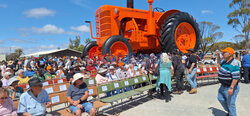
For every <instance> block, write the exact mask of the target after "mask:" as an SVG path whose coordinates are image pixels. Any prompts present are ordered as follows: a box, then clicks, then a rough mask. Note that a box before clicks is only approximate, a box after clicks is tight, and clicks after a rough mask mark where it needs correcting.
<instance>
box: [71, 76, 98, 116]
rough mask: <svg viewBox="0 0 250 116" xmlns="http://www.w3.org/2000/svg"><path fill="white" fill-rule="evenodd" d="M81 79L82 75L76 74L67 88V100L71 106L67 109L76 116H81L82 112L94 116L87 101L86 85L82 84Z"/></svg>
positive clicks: (91, 107)
mask: <svg viewBox="0 0 250 116" xmlns="http://www.w3.org/2000/svg"><path fill="white" fill-rule="evenodd" d="M83 78H84V77H83V76H82V74H80V73H76V74H75V75H74V78H73V80H72V85H70V86H69V88H68V91H67V99H68V101H69V103H70V104H71V105H70V107H69V109H70V111H71V112H72V113H73V114H75V115H76V116H81V115H82V113H83V112H87V113H89V114H90V116H94V115H95V108H94V107H93V104H92V103H90V102H88V101H87V99H88V97H89V92H88V87H87V85H86V83H84V82H83Z"/></svg>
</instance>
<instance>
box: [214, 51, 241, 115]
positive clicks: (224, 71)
mask: <svg viewBox="0 0 250 116" xmlns="http://www.w3.org/2000/svg"><path fill="white" fill-rule="evenodd" d="M221 51H222V52H223V60H221V61H220V57H217V58H218V61H220V63H218V64H220V70H219V72H218V76H219V78H218V79H219V82H220V83H221V86H220V88H219V92H218V100H219V102H220V103H221V105H222V107H223V108H224V109H225V110H226V111H227V112H228V114H227V116H236V105H235V102H236V98H237V94H238V93H239V84H238V83H239V79H240V67H239V62H238V61H237V60H236V59H234V58H233V55H234V53H235V52H234V49H233V48H230V47H227V48H226V49H224V50H221ZM217 56H219V53H218V52H217Z"/></svg>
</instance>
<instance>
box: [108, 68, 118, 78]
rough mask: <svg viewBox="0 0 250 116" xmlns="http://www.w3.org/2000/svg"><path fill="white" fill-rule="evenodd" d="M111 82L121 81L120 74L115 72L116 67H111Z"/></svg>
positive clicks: (109, 74) (109, 75) (109, 76)
mask: <svg viewBox="0 0 250 116" xmlns="http://www.w3.org/2000/svg"><path fill="white" fill-rule="evenodd" d="M107 77H108V79H109V81H114V80H119V77H118V74H117V73H116V72H115V67H114V66H110V67H109V73H107Z"/></svg>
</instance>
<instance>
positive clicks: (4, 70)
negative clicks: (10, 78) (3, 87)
mask: <svg viewBox="0 0 250 116" xmlns="http://www.w3.org/2000/svg"><path fill="white" fill-rule="evenodd" d="M6 67H7V63H6V62H5V61H4V60H3V61H2V64H1V66H0V68H1V74H2V76H4V73H5V72H6Z"/></svg>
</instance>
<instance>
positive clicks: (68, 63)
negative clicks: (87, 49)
mask: <svg viewBox="0 0 250 116" xmlns="http://www.w3.org/2000/svg"><path fill="white" fill-rule="evenodd" d="M72 60H73V59H72V58H70V59H68V60H67V62H66V63H65V67H64V68H65V69H68V70H69V69H70V67H72Z"/></svg>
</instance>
